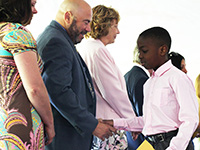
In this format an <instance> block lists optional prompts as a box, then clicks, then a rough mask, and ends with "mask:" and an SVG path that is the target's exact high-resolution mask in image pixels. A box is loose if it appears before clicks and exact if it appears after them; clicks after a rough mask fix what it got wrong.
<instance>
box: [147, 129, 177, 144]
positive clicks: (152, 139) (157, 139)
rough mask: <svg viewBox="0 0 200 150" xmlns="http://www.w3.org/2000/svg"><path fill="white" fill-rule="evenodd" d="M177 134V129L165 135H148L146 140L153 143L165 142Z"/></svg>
mask: <svg viewBox="0 0 200 150" xmlns="http://www.w3.org/2000/svg"><path fill="white" fill-rule="evenodd" d="M177 133H178V129H177V130H174V131H169V132H166V133H159V134H154V135H148V136H146V138H147V139H148V140H149V141H150V142H153V143H159V142H163V141H165V140H166V139H167V138H170V137H173V136H176V134H177Z"/></svg>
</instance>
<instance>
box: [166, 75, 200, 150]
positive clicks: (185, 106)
mask: <svg viewBox="0 0 200 150" xmlns="http://www.w3.org/2000/svg"><path fill="white" fill-rule="evenodd" d="M171 84H172V85H171V87H172V88H173V90H174V92H175V95H176V98H177V101H178V104H179V106H180V107H179V108H177V109H178V110H179V112H178V114H177V117H178V119H179V120H180V122H181V124H180V125H179V130H178V133H177V135H176V136H175V137H173V138H172V140H171V141H170V146H169V147H168V148H167V150H174V149H186V147H187V145H188V143H189V141H190V140H191V137H192V134H193V133H194V131H195V130H196V128H197V126H198V123H199V117H198V102H197V98H196V94H195V89H194V85H193V83H192V81H191V80H190V79H189V78H188V77H187V76H182V77H181V78H180V77H179V78H178V79H175V80H174V81H173V82H171ZM183 87H184V88H183ZM188 110H189V111H188Z"/></svg>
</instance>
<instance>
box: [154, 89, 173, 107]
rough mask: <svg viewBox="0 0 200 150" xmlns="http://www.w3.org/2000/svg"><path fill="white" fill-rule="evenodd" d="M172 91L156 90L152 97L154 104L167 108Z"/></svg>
mask: <svg viewBox="0 0 200 150" xmlns="http://www.w3.org/2000/svg"><path fill="white" fill-rule="evenodd" d="M169 96H170V89H169V88H163V89H155V90H154V92H153V96H152V104H153V105H156V106H165V105H168V104H169V103H170V101H171V100H170V97H169Z"/></svg>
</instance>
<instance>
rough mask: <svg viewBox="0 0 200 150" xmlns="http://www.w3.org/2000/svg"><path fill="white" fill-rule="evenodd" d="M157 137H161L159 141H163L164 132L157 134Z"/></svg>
mask: <svg viewBox="0 0 200 150" xmlns="http://www.w3.org/2000/svg"><path fill="white" fill-rule="evenodd" d="M157 137H158V138H159V142H163V141H164V140H165V139H164V137H163V135H162V134H159V135H157Z"/></svg>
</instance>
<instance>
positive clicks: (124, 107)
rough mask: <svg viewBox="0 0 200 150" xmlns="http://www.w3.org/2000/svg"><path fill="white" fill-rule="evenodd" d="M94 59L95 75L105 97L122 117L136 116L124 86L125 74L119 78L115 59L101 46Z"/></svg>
mask: <svg viewBox="0 0 200 150" xmlns="http://www.w3.org/2000/svg"><path fill="white" fill-rule="evenodd" d="M94 60H95V62H94V75H93V77H94V80H95V83H96V85H97V87H98V89H99V90H100V93H101V95H102V97H103V99H104V100H105V101H107V103H108V104H109V105H110V106H111V107H112V109H113V110H114V111H115V112H116V113H117V114H118V115H119V116H120V117H121V118H129V117H133V116H135V113H134V111H133V109H132V105H131V102H130V100H129V98H128V94H127V91H126V88H123V87H122V85H123V84H124V85H125V79H124V77H123V76H122V77H121V79H120V78H119V74H120V72H119V70H118V69H116V65H115V62H113V59H112V58H111V57H110V56H109V54H108V53H107V52H106V51H105V50H104V49H103V48H100V50H99V51H98V53H97V54H96V55H95V58H94ZM121 82H123V83H121Z"/></svg>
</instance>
